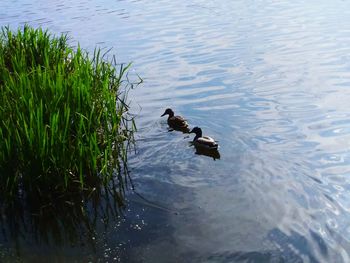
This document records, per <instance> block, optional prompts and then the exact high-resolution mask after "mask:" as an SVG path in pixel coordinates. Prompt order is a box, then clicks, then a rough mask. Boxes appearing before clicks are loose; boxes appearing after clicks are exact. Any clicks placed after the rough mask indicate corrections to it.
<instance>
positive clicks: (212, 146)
mask: <svg viewBox="0 0 350 263" xmlns="http://www.w3.org/2000/svg"><path fill="white" fill-rule="evenodd" d="M190 133H195V134H196V136H195V137H194V138H193V144H194V146H195V147H196V148H197V147H198V148H203V149H207V150H217V149H218V148H219V145H218V144H217V142H216V141H215V140H214V139H213V138H211V137H209V136H202V129H201V128H199V127H194V128H193V129H192V130H191V131H190Z"/></svg>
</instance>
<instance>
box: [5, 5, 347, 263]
mask: <svg viewBox="0 0 350 263" xmlns="http://www.w3.org/2000/svg"><path fill="white" fill-rule="evenodd" d="M349 20H350V4H349V3H348V2H346V1H333V2H329V1H323V0H322V1H313V0H312V1H308V3H305V1H278V2H276V1H229V2H228V1H223V0H215V1H210V2H208V1H203V0H196V1H192V2H189V1H169V0H162V1H142V0H139V1H136V0H135V1H128V0H124V1H108V0H99V1H87V0H81V1H76V2H72V1H67V0H63V1H59V2H51V3H47V2H46V1H40V0H30V1H29V0H21V1H9V0H5V1H1V3H0V25H10V26H11V27H13V28H17V26H20V25H23V24H24V23H29V24H30V25H33V26H38V25H41V26H43V27H45V28H49V29H50V30H51V31H52V32H54V33H57V34H59V33H60V32H68V33H69V35H71V36H72V40H71V41H72V44H75V43H76V42H77V41H79V42H80V44H81V46H82V47H85V48H87V49H88V50H93V48H94V47H95V46H96V45H97V46H100V47H102V48H104V49H105V50H108V49H109V48H110V47H113V50H112V51H111V53H112V54H116V57H117V58H118V59H119V62H125V63H127V62H129V61H133V69H134V71H135V73H137V74H139V75H140V76H141V77H142V78H143V79H144V84H143V85H142V87H140V88H137V89H136V90H133V91H132V92H131V93H130V99H132V111H133V112H134V113H135V114H137V116H138V117H137V124H138V128H139V131H138V133H137V153H136V154H135V155H133V156H132V157H130V160H129V169H130V171H131V177H132V178H133V183H134V185H135V190H136V192H137V193H138V194H140V195H138V194H136V193H134V192H132V191H129V194H128V196H127V198H128V206H127V207H126V209H125V210H124V211H123V213H122V214H120V216H119V217H111V218H110V220H109V221H108V222H107V224H104V225H103V224H102V223H101V224H97V228H96V235H94V236H91V237H88V238H89V240H90V241H91V243H89V244H87V243H84V242H72V243H63V244H61V245H56V246H54V245H50V244H47V243H45V242H44V241H43V240H42V242H39V243H40V244H37V242H35V235H34V237H33V234H30V233H29V234H28V235H27V236H21V240H22V241H21V242H20V244H21V245H20V246H16V245H15V242H13V240H11V239H9V238H8V237H5V236H4V235H1V237H0V241H1V243H0V244H1V247H0V249H1V257H2V258H4V259H5V260H7V261H10V262H11V261H12V259H15V258H17V257H20V258H22V259H27V260H28V261H29V260H33V261H34V260H35V262H37V261H42V262H45V261H47V259H48V258H50V259H54V260H55V261H57V262H60V261H64V260H66V261H78V262H86V261H88V260H91V261H98V260H100V261H121V262H349V261H350V252H349V251H350V227H349V221H350V209H349V205H350V192H349V189H350V151H349V147H350V121H349V118H350V107H349V101H350V89H349V87H350V73H349V72H350V62H349V61H350V60H349V54H350V29H349V27H348V24H349V23H348V22H349ZM130 76H131V77H133V74H132V73H131V74H130ZM167 107H172V108H173V109H174V110H175V113H176V114H181V115H183V116H185V117H186V119H187V120H188V121H189V123H190V124H191V125H192V126H200V127H202V129H203V131H204V133H205V134H207V135H211V136H213V137H214V138H215V139H217V140H218V141H219V144H220V149H219V151H220V155H221V158H220V159H219V160H215V161H214V160H213V159H212V158H210V157H207V156H203V155H196V154H195V150H194V149H193V147H191V146H190V145H189V141H190V140H191V138H193V135H191V136H187V135H184V134H182V133H179V132H168V130H167V124H166V119H165V118H160V115H161V114H162V113H163V112H164V110H165V108H167ZM106 225H107V227H105V226H106ZM67 231H68V230H67ZM64 235H67V236H69V233H68V232H67V233H64ZM23 240H24V241H23Z"/></svg>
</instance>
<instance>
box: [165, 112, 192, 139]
mask: <svg viewBox="0 0 350 263" xmlns="http://www.w3.org/2000/svg"><path fill="white" fill-rule="evenodd" d="M164 115H169V117H168V125H169V127H170V128H172V129H174V130H179V131H182V132H185V133H188V132H189V131H190V129H189V128H188V123H187V121H186V120H185V119H184V118H183V117H182V116H175V114H174V111H173V110H172V109H166V110H165V112H164V113H163V114H162V115H161V117H163V116H164Z"/></svg>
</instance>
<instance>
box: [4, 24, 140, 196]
mask: <svg viewBox="0 0 350 263" xmlns="http://www.w3.org/2000/svg"><path fill="white" fill-rule="evenodd" d="M129 66H130V65H127V66H123V65H121V66H118V68H116V67H115V66H114V64H113V63H109V62H106V61H105V60H104V56H103V55H101V52H100V51H99V50H95V52H94V54H91V55H89V54H88V53H87V52H85V51H83V50H82V49H81V48H80V47H79V46H78V47H77V48H76V49H73V48H72V47H70V46H69V45H68V39H67V36H66V35H61V36H59V37H56V36H53V35H51V34H49V32H48V31H44V30H42V29H41V28H39V29H33V28H31V27H29V26H24V28H23V29H18V30H17V31H11V30H10V29H9V28H8V27H4V28H2V31H1V33H0V197H1V199H2V200H5V201H6V202H9V201H11V200H14V199H17V198H18V197H21V196H28V195H31V194H33V193H36V194H39V195H40V196H42V197H45V195H47V194H52V193H57V194H60V195H65V194H69V193H72V192H81V191H92V190H93V189H95V188H96V187H100V186H106V185H108V184H110V182H111V181H113V183H115V182H116V181H117V182H118V180H116V179H118V178H119V179H121V172H122V171H121V169H123V164H125V163H126V161H127V145H128V142H129V141H130V140H132V138H133V132H134V130H135V129H136V128H135V124H134V122H133V120H128V119H127V118H126V114H127V111H128V105H127V103H126V94H127V87H126V86H127V84H125V83H124V81H123V80H124V79H125V75H126V74H127V71H128V68H129ZM120 181H121V180H119V186H120V188H122V187H123V185H122V183H121V182H120Z"/></svg>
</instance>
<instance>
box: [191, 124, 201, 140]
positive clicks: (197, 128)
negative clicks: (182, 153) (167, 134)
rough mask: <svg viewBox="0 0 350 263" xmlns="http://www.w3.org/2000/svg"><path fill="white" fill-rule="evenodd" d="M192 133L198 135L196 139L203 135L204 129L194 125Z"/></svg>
mask: <svg viewBox="0 0 350 263" xmlns="http://www.w3.org/2000/svg"><path fill="white" fill-rule="evenodd" d="M190 133H194V134H196V137H194V139H193V141H195V140H196V139H197V138H200V137H202V129H201V128H199V127H194V128H193V129H192V130H191V131H190Z"/></svg>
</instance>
